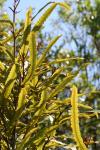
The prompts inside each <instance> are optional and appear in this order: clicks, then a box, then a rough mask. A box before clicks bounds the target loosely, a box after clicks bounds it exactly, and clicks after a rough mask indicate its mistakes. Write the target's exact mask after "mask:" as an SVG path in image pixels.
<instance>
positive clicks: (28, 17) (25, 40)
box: [20, 8, 32, 54]
mask: <svg viewBox="0 0 100 150" xmlns="http://www.w3.org/2000/svg"><path fill="white" fill-rule="evenodd" d="M31 18H32V8H29V10H28V12H27V13H26V20H25V26H24V35H23V45H22V47H21V50H20V54H23V53H25V52H26V49H27V46H28V43H29V41H28V37H29V34H30V31H31Z"/></svg>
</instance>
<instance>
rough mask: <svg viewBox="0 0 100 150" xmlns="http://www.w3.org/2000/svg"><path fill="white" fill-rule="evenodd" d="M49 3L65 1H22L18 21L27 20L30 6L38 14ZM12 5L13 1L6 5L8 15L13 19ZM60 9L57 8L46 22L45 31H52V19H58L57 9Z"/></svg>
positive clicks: (10, 0)
mask: <svg viewBox="0 0 100 150" xmlns="http://www.w3.org/2000/svg"><path fill="white" fill-rule="evenodd" d="M49 1H55V2H62V1H64V0H21V1H20V4H19V6H18V11H20V13H19V14H18V15H17V19H19V20H21V19H25V13H26V11H27V9H28V8H29V7H30V6H31V7H32V8H35V13H36V12H37V11H38V10H39V9H40V8H42V7H43V6H44V5H45V4H46V3H48V2H49ZM12 5H13V0H7V2H6V3H5V11H7V12H8V14H9V16H10V18H11V19H12V12H11V10H10V9H9V7H11V6H12ZM58 8H59V7H57V8H56V9H55V10H54V11H53V13H52V14H51V16H50V17H49V19H48V20H47V21H46V28H45V30H49V31H50V26H51V25H50V24H51V22H52V19H53V20H55V19H57V9H58ZM40 15H41V14H40ZM38 17H39V15H38Z"/></svg>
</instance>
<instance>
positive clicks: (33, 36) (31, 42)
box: [22, 32, 37, 84]
mask: <svg viewBox="0 0 100 150" xmlns="http://www.w3.org/2000/svg"><path fill="white" fill-rule="evenodd" d="M29 39H30V40H29V49H30V59H29V61H30V67H29V69H28V73H27V75H26V77H25V79H24V81H23V83H22V84H25V83H26V82H27V81H28V80H30V79H31V77H33V75H34V73H35V69H36V62H37V48H36V34H35V33H34V32H31V33H30V36H29Z"/></svg>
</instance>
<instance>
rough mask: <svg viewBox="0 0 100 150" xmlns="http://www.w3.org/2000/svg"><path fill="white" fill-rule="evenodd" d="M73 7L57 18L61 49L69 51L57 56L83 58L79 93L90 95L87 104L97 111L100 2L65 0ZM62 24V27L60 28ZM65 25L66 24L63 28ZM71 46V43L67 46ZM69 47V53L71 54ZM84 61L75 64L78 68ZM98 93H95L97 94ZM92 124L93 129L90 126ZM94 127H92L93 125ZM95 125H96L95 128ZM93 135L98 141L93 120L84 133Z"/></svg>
mask: <svg viewBox="0 0 100 150" xmlns="http://www.w3.org/2000/svg"><path fill="white" fill-rule="evenodd" d="M67 2H69V4H70V5H71V7H72V10H71V11H70V12H69V13H66V12H65V11H64V10H61V9H60V10H59V15H60V17H59V19H58V20H57V22H55V23H56V25H58V24H60V29H61V31H64V32H63V34H64V35H65V38H64V41H65V44H66V43H67V45H64V49H65V50H66V47H69V51H67V52H66V51H64V50H63V52H60V53H61V54H62V56H61V54H60V57H66V55H68V54H69V56H73V55H77V56H79V57H83V58H84V62H86V63H87V64H88V62H91V63H90V64H89V65H88V66H86V68H85V69H84V71H81V72H80V74H81V75H80V80H79V79H78V80H77V85H78V87H79V90H80V91H84V90H85V91H86V93H87V92H90V91H91V90H92V92H90V96H87V97H86V98H85V101H86V103H88V104H89V105H91V106H92V105H94V104H95V108H96V109H98V110H99V109H100V103H99V89H100V86H99V85H100V73H99V72H100V71H99V70H100V60H99V54H100V52H99V46H100V39H99V37H100V21H99V20H100V15H99V11H100V1H99V0H96V1H90V0H87V1H85V0H82V1H72V0H69V1H67ZM61 23H62V25H61ZM65 24H66V25H65ZM69 43H70V44H69ZM70 47H72V51H70ZM82 63H83V62H81V63H80V64H78V65H77V67H79V66H81V65H82ZM96 91H97V92H96ZM92 124H93V126H92ZM94 124H95V125H94ZM94 126H96V128H95V129H93V128H94ZM89 129H90V130H91V132H93V135H92V136H94V138H95V140H98V139H99V136H98V135H97V132H98V131H99V122H98V121H96V120H95V119H93V120H92V122H90V126H89V128H87V133H88V132H89ZM97 148H98V149H99V144H94V145H93V149H97Z"/></svg>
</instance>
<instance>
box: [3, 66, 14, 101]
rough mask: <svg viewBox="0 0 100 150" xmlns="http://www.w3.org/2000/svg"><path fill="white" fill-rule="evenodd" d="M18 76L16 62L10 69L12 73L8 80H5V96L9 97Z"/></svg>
mask: <svg viewBox="0 0 100 150" xmlns="http://www.w3.org/2000/svg"><path fill="white" fill-rule="evenodd" d="M16 77H17V73H16V64H14V65H13V66H12V68H11V70H10V73H9V75H8V77H7V80H6V82H5V88H4V97H5V98H8V97H9V95H10V93H11V91H12V88H13V86H14V84H15V79H16Z"/></svg>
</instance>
